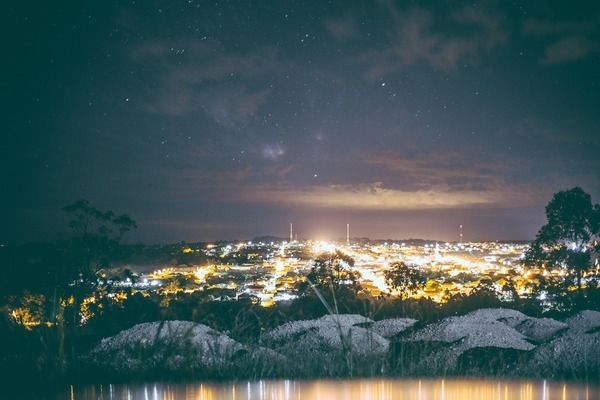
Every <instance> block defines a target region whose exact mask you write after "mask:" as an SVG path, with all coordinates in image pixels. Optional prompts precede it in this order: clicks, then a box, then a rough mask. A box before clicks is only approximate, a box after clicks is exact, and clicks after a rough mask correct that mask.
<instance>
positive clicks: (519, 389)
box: [56, 379, 600, 400]
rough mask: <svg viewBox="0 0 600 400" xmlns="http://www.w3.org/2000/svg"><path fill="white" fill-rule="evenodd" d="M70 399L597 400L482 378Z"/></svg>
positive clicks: (156, 388) (145, 391)
mask: <svg viewBox="0 0 600 400" xmlns="http://www.w3.org/2000/svg"><path fill="white" fill-rule="evenodd" d="M56 399H72V400H104V399H106V400H108V399H119V400H120V399H126V400H130V399H133V400H138V399H141V400H161V399H166V400H178V399H185V400H191V399H193V400H250V399H256V400H259V399H266V400H275V399H282V400H300V399H302V400H313V399H314V400H336V399H339V400H342V399H343V400H384V399H398V400H401V399H406V400H413V399H414V400H438V399H439V400H472V399H490V400H534V399H540V400H554V399H557V400H567V399H568V400H592V399H593V400H600V386H596V385H586V384H577V383H561V382H547V381H543V380H542V381H537V380H536V381H534V380H532V381H527V380H523V381H514V380H513V381H510V380H488V379H481V380H478V379H353V380H272V381H270V380H264V381H250V382H247V381H238V382H230V383H208V382H207V383H177V384H166V383H144V384H142V383H140V384H123V385H108V384H107V385H91V386H82V387H77V386H72V387H70V388H69V390H68V391H67V393H64V394H63V395H62V396H59V397H57V398H56Z"/></svg>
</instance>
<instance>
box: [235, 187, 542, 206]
mask: <svg viewBox="0 0 600 400" xmlns="http://www.w3.org/2000/svg"><path fill="white" fill-rule="evenodd" d="M240 196H241V199H242V200H244V201H252V202H259V203H275V204H278V205H288V206H289V205H297V206H309V207H317V208H335V209H355V210H422V209H449V208H466V207H481V206H494V207H496V206H502V205H506V204H514V203H513V202H514V201H515V200H518V201H520V204H524V203H527V202H529V201H530V200H531V199H530V196H529V194H528V193H526V192H521V193H519V192H514V191H512V192H509V191H494V190H488V191H479V190H477V191H475V190H463V191H454V190H451V189H450V188H449V187H447V186H438V187H435V188H431V189H428V190H416V191H405V190H399V189H390V188H387V187H385V186H384V185H383V184H382V183H381V182H375V183H370V184H358V185H323V186H308V187H303V188H299V189H298V188H293V187H256V188H253V189H252V190H244V193H243V194H240Z"/></svg>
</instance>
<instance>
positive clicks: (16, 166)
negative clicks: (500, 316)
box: [0, 1, 600, 244]
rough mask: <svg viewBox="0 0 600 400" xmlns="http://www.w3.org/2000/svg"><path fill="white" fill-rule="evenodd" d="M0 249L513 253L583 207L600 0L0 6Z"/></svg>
mask: <svg viewBox="0 0 600 400" xmlns="http://www.w3.org/2000/svg"><path fill="white" fill-rule="evenodd" d="M8 15H9V16H10V18H9V22H8V23H7V24H6V26H7V29H8V32H10V33H11V35H12V36H14V37H15V38H18V40H14V41H11V43H9V44H8V48H7V49H6V50H5V52H6V54H8V55H10V56H9V57H7V58H8V60H7V62H6V67H7V69H6V72H5V74H4V76H3V78H4V83H3V87H4V88H5V90H3V92H4V93H5V94H6V97H7V101H6V105H5V112H6V115H7V116H8V118H7V121H6V127H5V129H4V130H3V140H2V142H1V143H0V151H1V152H2V154H1V157H0V163H1V164H0V167H1V168H0V170H1V171H2V172H1V174H2V182H3V185H2V187H3V195H2V200H1V202H2V207H0V218H1V219H2V221H3V223H2V224H0V226H1V228H0V243H9V244H10V243H22V242H27V241H51V240H54V239H55V238H56V237H57V236H59V235H61V234H64V232H65V231H66V230H67V227H66V223H67V217H66V216H65V215H63V214H64V213H63V212H62V211H61V208H62V207H64V206H66V205H67V204H70V203H72V202H74V201H76V200H78V199H82V198H83V199H87V200H89V201H90V203H91V204H93V205H95V206H97V207H98V208H99V209H103V210H114V211H115V212H117V213H127V214H128V215H130V216H131V217H132V218H133V219H134V220H135V221H136V222H137V225H138V229H136V230H135V231H134V232H131V234H130V235H129V237H128V238H127V240H128V241H131V242H138V241H140V242H146V243H166V242H177V241H181V240H184V241H188V242H193V241H209V240H218V239H251V238H253V237H256V236H263V235H275V236H279V237H287V236H288V234H287V232H288V224H289V223H290V222H293V223H294V232H297V233H298V237H304V238H313V239H319V238H323V239H337V238H344V237H346V224H350V225H351V227H352V236H354V237H370V238H373V239H387V238H390V239H406V238H422V239H434V240H446V241H452V240H457V239H458V237H459V232H458V230H459V225H464V240H465V241H469V240H530V239H533V238H534V236H535V234H536V232H537V231H538V229H539V227H540V226H541V225H542V224H543V223H544V220H545V217H544V206H545V205H546V204H547V202H548V201H549V200H550V198H551V197H552V194H553V193H556V192H558V191H560V190H566V189H570V188H572V187H575V186H579V187H581V188H583V189H584V190H585V191H586V192H588V193H590V195H591V196H592V199H593V200H594V201H598V199H599V198H600V180H599V179H598V171H600V159H599V158H598V154H600V135H599V134H598V131H599V129H600V115H599V114H598V112H597V105H598V104H600V91H599V90H598V84H599V82H600V70H599V69H598V68H597V65H598V61H599V57H600V46H598V43H600V41H599V39H600V29H599V26H600V24H599V23H598V15H600V5H598V4H593V3H591V2H583V1H582V2H576V3H573V4H554V3H553V4H547V2H544V1H532V2H523V3H519V2H514V3H507V2H496V1H481V2H475V3H473V2H451V3H447V2H433V3H428V4H423V3H418V2H394V1H373V2H367V3H365V2H346V1H332V2H321V1H308V2H304V3H296V2H290V1H282V2H276V3H273V2H264V3H259V4H246V3H242V2H219V1H217V2H212V3H210V4H207V3H203V2H199V1H182V2H163V1H153V2H149V3H144V4H142V3H140V2H135V1H133V2H127V3H125V2H115V1H107V2H102V3H101V4H99V3H95V4H42V5H32V4H18V3H17V4H12V5H9V6H8Z"/></svg>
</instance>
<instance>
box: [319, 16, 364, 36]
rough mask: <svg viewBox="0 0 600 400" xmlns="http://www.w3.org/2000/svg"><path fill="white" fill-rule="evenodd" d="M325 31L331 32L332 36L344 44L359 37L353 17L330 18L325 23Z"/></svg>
mask: <svg viewBox="0 0 600 400" xmlns="http://www.w3.org/2000/svg"><path fill="white" fill-rule="evenodd" d="M323 25H324V26H325V29H327V30H328V31H329V33H330V34H331V36H333V38H334V39H335V40H336V41H338V42H344V41H346V40H348V39H352V38H353V37H355V36H356V35H357V31H358V26H357V24H356V20H355V19H354V17H353V16H352V15H345V16H343V17H339V18H330V19H326V20H325V21H323Z"/></svg>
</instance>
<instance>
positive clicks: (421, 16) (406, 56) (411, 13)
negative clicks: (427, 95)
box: [363, 2, 509, 78]
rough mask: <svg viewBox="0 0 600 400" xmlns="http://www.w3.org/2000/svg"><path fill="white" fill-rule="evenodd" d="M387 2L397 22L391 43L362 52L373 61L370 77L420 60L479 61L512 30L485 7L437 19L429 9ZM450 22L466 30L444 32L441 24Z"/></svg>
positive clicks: (439, 64) (445, 65) (447, 64)
mask: <svg viewBox="0 0 600 400" xmlns="http://www.w3.org/2000/svg"><path fill="white" fill-rule="evenodd" d="M385 4H386V6H387V9H388V11H389V14H390V15H391V17H392V19H393V22H394V30H393V31H392V32H391V35H390V36H391V45H390V46H388V47H386V48H383V49H380V50H374V51H371V52H368V53H367V54H365V55H363V60H364V61H365V62H367V63H368V64H370V68H369V71H368V76H369V77H370V78H377V77H380V76H382V75H385V74H388V73H390V72H393V71H396V70H398V69H401V68H402V67H405V66H409V65H415V64H419V63H423V64H428V65H430V66H432V67H434V68H439V69H443V70H451V69H454V68H456V67H457V66H458V65H459V63H461V62H464V61H465V60H468V61H474V60H477V59H478V58H479V57H480V56H481V55H482V54H483V53H484V52H487V51H490V50H492V49H494V48H496V47H498V46H500V45H503V44H506V43H507V42H508V38H509V33H508V30H507V29H505V28H504V25H503V18H502V16H501V15H500V14H499V13H498V12H493V11H492V10H489V9H487V8H485V7H483V6H477V7H476V6H470V7H465V8H463V9H461V10H459V11H457V12H454V13H452V14H450V15H449V16H444V17H443V18H440V17H439V16H438V17H437V19H436V16H435V15H434V14H433V13H432V12H431V11H430V10H428V9H424V8H411V9H409V10H400V9H399V8H398V7H397V6H396V5H395V4H393V3H392V2H386V3H385ZM437 22H443V23H437ZM448 24H450V25H452V26H454V27H455V28H458V29H455V30H454V31H455V32H456V31H457V30H462V31H465V32H466V33H464V34H456V33H450V31H447V32H446V31H444V29H442V28H441V26H443V25H448Z"/></svg>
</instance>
